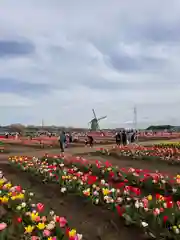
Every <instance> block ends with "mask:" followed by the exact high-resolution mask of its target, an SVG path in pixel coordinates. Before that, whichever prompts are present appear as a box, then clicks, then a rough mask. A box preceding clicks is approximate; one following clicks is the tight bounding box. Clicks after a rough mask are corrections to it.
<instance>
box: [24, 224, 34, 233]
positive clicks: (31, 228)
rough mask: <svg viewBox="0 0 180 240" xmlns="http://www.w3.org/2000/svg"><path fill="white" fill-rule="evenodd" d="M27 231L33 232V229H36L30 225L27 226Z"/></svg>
mask: <svg viewBox="0 0 180 240" xmlns="http://www.w3.org/2000/svg"><path fill="white" fill-rule="evenodd" d="M25 230H26V233H32V231H33V230H34V226H31V225H28V226H27V227H25Z"/></svg>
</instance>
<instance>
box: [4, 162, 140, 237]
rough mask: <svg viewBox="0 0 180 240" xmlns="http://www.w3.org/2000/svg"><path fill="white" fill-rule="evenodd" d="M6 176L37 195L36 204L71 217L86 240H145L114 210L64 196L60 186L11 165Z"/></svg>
mask: <svg viewBox="0 0 180 240" xmlns="http://www.w3.org/2000/svg"><path fill="white" fill-rule="evenodd" d="M3 172H4V174H5V176H6V177H7V178H8V179H9V180H11V181H12V182H13V183H14V184H20V185H21V186H22V187H23V188H25V189H27V190H28V191H30V192H34V193H35V198H34V200H35V201H36V202H42V203H44V204H45V205H46V206H48V208H49V209H53V210H54V211H55V212H56V213H57V214H59V215H60V216H65V217H67V219H68V220H69V224H70V226H72V227H74V228H76V229H77V231H78V232H79V233H82V234H83V239H84V240H92V239H93V240H101V239H102V240H119V239H124V240H131V239H132V238H133V239H134V240H141V239H143V238H142V235H141V233H140V232H139V231H138V229H134V228H133V227H131V228H130V230H129V228H127V227H125V226H124V222H122V221H121V220H120V219H119V217H118V215H117V214H115V213H113V212H111V210H106V209H103V208H102V207H97V206H93V205H92V203H90V202H87V201H85V200H84V199H83V198H82V197H81V198H80V197H77V196H76V195H72V194H70V193H69V194H68V195H67V196H65V195H63V196H62V195H61V193H60V188H59V186H58V185H56V184H55V183H53V184H47V183H42V181H41V180H40V179H39V178H36V177H32V176H30V175H29V174H28V173H24V172H22V171H19V170H17V169H15V168H12V167H11V166H10V165H8V164H5V165H4V167H3Z"/></svg>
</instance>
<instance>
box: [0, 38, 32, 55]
mask: <svg viewBox="0 0 180 240" xmlns="http://www.w3.org/2000/svg"><path fill="white" fill-rule="evenodd" d="M34 51H35V46H34V45H33V44H32V43H30V42H18V41H10V40H8V41H6V40H0V57H7V56H9V57H10V56H18V55H27V54H30V53H33V52H34Z"/></svg>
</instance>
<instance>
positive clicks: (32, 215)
mask: <svg viewBox="0 0 180 240" xmlns="http://www.w3.org/2000/svg"><path fill="white" fill-rule="evenodd" d="M30 217H31V220H32V221H36V219H37V217H38V213H31V215H30Z"/></svg>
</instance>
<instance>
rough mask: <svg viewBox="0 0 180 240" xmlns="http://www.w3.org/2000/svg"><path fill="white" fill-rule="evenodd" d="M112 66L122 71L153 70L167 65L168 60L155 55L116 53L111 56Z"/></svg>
mask: <svg viewBox="0 0 180 240" xmlns="http://www.w3.org/2000/svg"><path fill="white" fill-rule="evenodd" d="M110 62H111V64H112V66H113V67H114V68H115V69H117V70H118V71H120V72H122V71H125V72H133V71H141V72H152V71H156V70H159V69H160V68H162V67H165V66H166V64H167V61H166V60H165V59H160V58H153V57H138V56H137V57H130V56H128V55H125V54H121V53H119V54H118V53H115V54H112V55H111V56H110Z"/></svg>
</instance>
